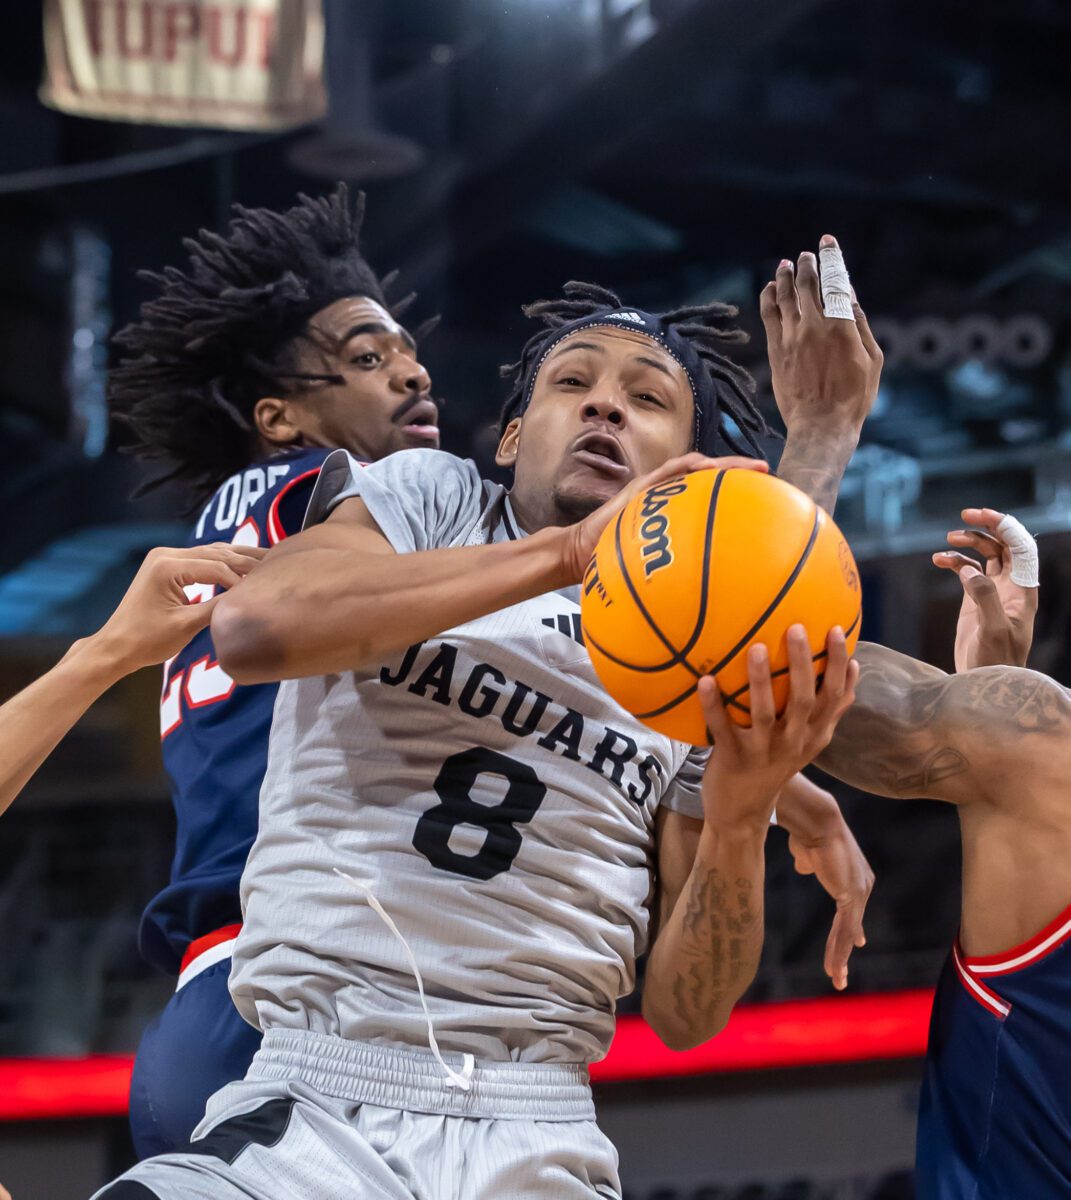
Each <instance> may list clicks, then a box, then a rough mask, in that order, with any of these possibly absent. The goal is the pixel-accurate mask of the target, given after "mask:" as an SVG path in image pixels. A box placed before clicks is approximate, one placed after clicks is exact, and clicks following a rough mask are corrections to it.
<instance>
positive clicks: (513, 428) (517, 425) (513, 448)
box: [495, 417, 522, 467]
mask: <svg viewBox="0 0 1071 1200" xmlns="http://www.w3.org/2000/svg"><path fill="white" fill-rule="evenodd" d="M521 421H522V418H521V417H514V418H513V420H512V421H510V423H509V424H508V425H507V426H506V432H505V433H504V434H503V435H502V440H501V441H500V442H499V443H498V450H497V451H496V452H495V462H496V463H498V465H499V466H500V467H512V466H515V465H516V462H517V451H518V450H519V449H520V446H521Z"/></svg>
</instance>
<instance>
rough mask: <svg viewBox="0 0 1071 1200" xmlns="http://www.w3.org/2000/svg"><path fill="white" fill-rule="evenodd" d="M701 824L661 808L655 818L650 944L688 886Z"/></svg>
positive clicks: (701, 828) (663, 807) (694, 819)
mask: <svg viewBox="0 0 1071 1200" xmlns="http://www.w3.org/2000/svg"><path fill="white" fill-rule="evenodd" d="M702 832H703V822H702V821H700V820H697V819H696V818H694V817H686V816H684V815H683V814H682V813H678V812H673V811H672V809H669V808H666V807H665V806H664V805H663V806H662V807H661V808H659V810H658V813H657V815H656V816H655V851H656V857H657V867H656V878H655V895H654V903H653V904H652V911H651V921H652V929H651V941H652V943H653V941H654V939H655V937H657V936H658V931H659V930H660V929H661V928H662V927H663V926H664V925H665V923H666V921H668V920H669V917H670V914H671V913H672V912H673V909H674V908H675V907H676V904H677V901H678V899H679V898H680V894H681V892H682V891H683V890H684V885H685V884H686V883H687V882H688V876H689V875H690V874H691V871H692V866H693V865H694V863H695V856H696V852H697V851H698V848H699V836H700V834H701V833H702Z"/></svg>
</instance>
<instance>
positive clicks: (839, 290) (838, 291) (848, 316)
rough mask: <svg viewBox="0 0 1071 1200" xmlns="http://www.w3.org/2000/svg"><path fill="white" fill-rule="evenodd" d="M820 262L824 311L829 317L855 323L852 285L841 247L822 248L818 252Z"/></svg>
mask: <svg viewBox="0 0 1071 1200" xmlns="http://www.w3.org/2000/svg"><path fill="white" fill-rule="evenodd" d="M818 261H819V264H820V267H821V280H822V311H823V312H824V313H825V315H826V316H827V317H836V318H837V319H838V320H841V321H854V320H855V313H853V312H852V284H851V280H850V279H849V278H848V268H847V267H846V266H845V265H844V255H843V254H842V253H841V249H840V247H839V246H822V247H821V249H820V250H819V251H818Z"/></svg>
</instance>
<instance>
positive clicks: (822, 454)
mask: <svg viewBox="0 0 1071 1200" xmlns="http://www.w3.org/2000/svg"><path fill="white" fill-rule="evenodd" d="M858 441H859V434H858V431H854V432H851V433H843V434H831V433H829V432H827V431H823V430H819V429H816V430H813V431H812V430H807V429H805V430H803V431H801V432H796V431H790V432H789V435H788V438H787V440H786V442H785V449H784V452H783V453H782V455H781V461H780V463H778V465H777V475H778V478H780V479H783V480H785V482H786V483H791V484H794V485H795V486H796V487H798V488H799V489H800V491H801V492H806V493H807V495H808V496H810V497H811V499H812V500H813V501H814V502H815V504H820V505H821V506H822V507H823V508H824V509H825V510H826V512H828V513H832V512H833V509H834V507H835V506H836V503H837V492H838V491H839V490H840V482H841V480H842V479H843V478H844V472H845V470H846V469H847V466H848V463H849V461H850V460H851V457H852V455H853V454H854V453H855V447H856V445H857V444H858Z"/></svg>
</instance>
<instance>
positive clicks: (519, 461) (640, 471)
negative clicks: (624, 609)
mask: <svg viewBox="0 0 1071 1200" xmlns="http://www.w3.org/2000/svg"><path fill="white" fill-rule="evenodd" d="M694 419H695V406H694V402H693V400H692V391H691V388H690V386H689V384H688V377H687V376H686V375H685V373H684V370H683V368H682V367H681V366H680V364H679V363H678V362H677V361H676V359H674V358H673V357H672V355H670V354H667V353H666V352H665V351H664V350H663V349H662V348H661V347H660V346H658V345H657V344H656V343H655V342H653V341H652V340H651V339H650V338H648V337H644V336H643V335H642V334H637V333H634V332H632V331H630V330H626V329H614V328H611V329H581V330H578V331H577V332H576V333H575V334H573V335H572V336H570V337H568V338H566V339H565V340H564V341H562V342H561V343H560V344H559V345H557V346H556V347H555V348H554V350H553V351H552V352H551V353H550V355H549V356H548V357H547V359H546V361H545V362H544V363H543V365H542V366H541V367H540V369H539V374H538V375H537V376H536V382H535V387H534V389H533V391H532V399H531V402H530V404H529V406H528V408H527V410H526V412H525V414H524V417H523V418H521V419H519V420H518V421H515V422H513V423H512V424H511V426H510V428H509V430H507V432H506V435H505V437H504V438H503V439H502V443H501V445H500V447H499V452H498V462H499V464H500V465H502V466H513V467H514V486H513V491H512V493H511V494H512V496H513V499H514V506H515V508H516V509H517V511H518V515H521V514H522V513H523V514H525V515H526V516H527V518H528V522H527V523H528V524H530V525H535V524H537V523H538V524H544V525H547V524H554V525H561V524H568V523H570V522H572V521H577V520H580V519H581V518H582V517H584V516H586V515H587V514H588V513H590V512H594V510H595V509H596V508H598V507H599V505H601V504H603V503H604V502H605V501H607V500H609V499H610V497H611V496H614V495H616V493H617V492H619V491H620V490H621V488H623V487H624V486H625V484H626V483H628V481H629V480H630V479H632V478H634V477H635V476H637V475H644V474H646V473H647V472H648V471H653V470H654V469H655V467H658V466H660V465H661V464H662V463H664V462H665V461H666V459H668V458H672V457H674V456H675V455H678V454H685V453H687V452H688V450H689V449H691V445H692V433H693V429H694Z"/></svg>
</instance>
